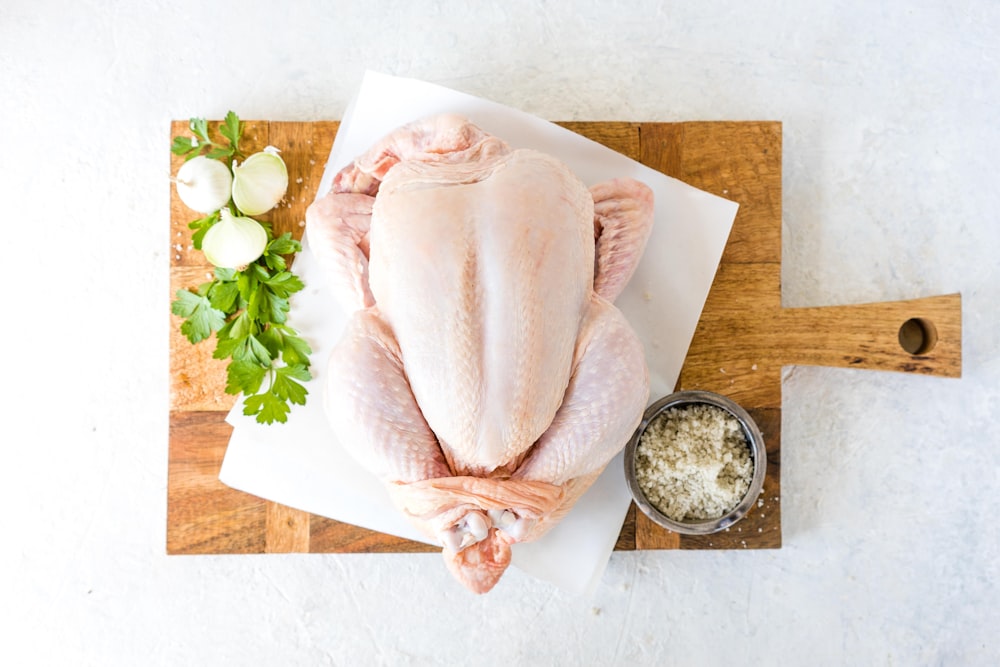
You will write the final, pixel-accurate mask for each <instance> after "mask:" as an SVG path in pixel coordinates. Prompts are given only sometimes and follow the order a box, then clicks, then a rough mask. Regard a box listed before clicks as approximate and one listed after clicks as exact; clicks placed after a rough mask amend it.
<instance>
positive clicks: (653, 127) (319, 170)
mask: <svg viewBox="0 0 1000 667" xmlns="http://www.w3.org/2000/svg"><path fill="white" fill-rule="evenodd" d="M561 124H562V125H564V126H565V127H567V128H569V129H571V130H573V131H575V132H578V133H580V134H582V135H584V136H587V137H589V138H591V139H594V140H595V141H598V142H600V143H602V144H604V145H606V146H608V147H610V148H612V149H614V150H616V151H618V152H620V153H623V154H625V155H628V156H629V157H632V158H634V159H636V160H638V161H640V162H642V163H644V164H646V165H648V166H650V167H652V168H654V169H657V170H659V171H661V172H663V173H664V174H667V175H668V176H673V177H676V178H679V179H681V180H683V181H685V182H687V183H690V184H691V185H694V186H696V187H698V188H701V189H703V190H706V191H708V192H711V193H714V194H717V195H720V196H722V197H726V198H728V199H731V200H733V201H736V202H738V203H739V205H740V208H739V213H738V214H737V216H736V221H735V223H734V225H733V229H732V232H731V234H730V237H729V241H728V244H727V246H726V249H725V252H724V254H723V257H722V261H721V263H720V266H719V270H718V273H717V275H716V278H715V282H714V283H713V285H712V289H711V292H710V294H709V296H708V299H707V301H706V303H705V308H704V311H703V313H702V317H701V320H700V321H699V324H698V327H697V330H696V332H695V335H694V339H693V341H692V344H691V347H690V350H689V352H688V356H687V358H686V360H685V364H684V367H683V369H682V371H681V377H680V380H679V383H678V388H682V389H705V390H709V391H715V392H718V393H721V394H725V395H727V396H730V397H731V398H733V399H734V400H736V401H737V402H738V403H740V404H741V405H743V406H744V407H745V408H747V410H748V411H749V412H750V414H751V415H752V416H753V417H754V419H755V420H756V421H757V423H758V425H759V426H760V428H761V431H762V432H763V435H764V440H765V442H766V444H767V453H768V470H767V480H766V483H765V485H764V492H763V494H762V495H761V499H760V501H759V502H758V504H757V506H756V507H754V508H753V509H752V510H751V512H750V513H749V514H748V515H747V517H746V518H745V519H744V520H743V521H741V522H740V523H739V524H737V525H736V526H734V527H733V528H731V529H730V530H729V531H728V532H724V533H719V534H716V535H711V536H701V537H693V536H681V535H678V534H675V533H672V532H670V531H667V530H664V529H662V528H660V527H658V526H657V525H656V524H654V523H652V521H650V520H648V519H647V518H646V517H645V515H644V514H642V513H641V512H637V511H636V508H635V506H634V505H633V506H632V507H631V508H630V510H629V513H628V516H627V518H626V521H625V524H624V526H623V528H622V531H621V535H620V536H619V539H618V543H617V545H616V549H620V550H632V549H677V548H685V549H741V548H777V547H780V546H781V372H782V367H783V366H785V365H789V364H804V365H821V366H835V367H847V368H865V369H872V370H880V371H900V372H905V373H921V374H926V375H937V376H945V377H958V376H959V375H960V374H961V339H962V335H961V298H960V296H959V295H958V294H950V295H945V296H934V297H929V298H921V299H916V300H912V301H897V302H887V303H874V304H862V305H848V306H835V307H821V308H783V307H782V305H781V124H780V123H778V122H689V123H627V122H574V123H561ZM210 125H211V126H212V127H216V126H217V123H216V122H213V123H210ZM337 127H338V123H336V122H326V121H324V122H312V123H293V122H265V121H260V122H248V123H247V125H246V130H245V134H244V137H245V139H244V144H243V147H244V148H245V149H247V150H249V151H255V150H260V149H262V148H264V147H265V146H267V145H269V144H270V145H273V146H277V147H278V148H280V149H281V151H282V156H283V157H284V159H285V161H286V163H287V165H288V172H289V179H290V184H289V189H288V193H287V195H286V198H285V201H284V202H283V203H282V204H280V205H279V206H278V207H277V208H276V209H274V210H273V211H271V212H270V213H269V214H267V215H265V216H262V217H263V218H264V219H267V220H269V221H271V223H272V224H273V225H274V228H275V232H276V233H277V234H280V233H282V232H284V231H291V232H293V233H294V234H295V235H296V236H297V237H301V233H302V230H303V226H304V222H303V221H304V220H305V209H306V207H307V206H308V204H309V203H310V202H312V200H313V198H314V196H315V194H316V188H317V187H318V185H319V182H320V179H321V177H322V174H323V169H324V166H325V164H326V159H327V157H328V156H329V153H330V148H331V146H332V144H333V138H334V135H335V134H336V131H337ZM187 133H188V130H187V121H174V122H173V124H172V126H171V138H172V137H174V136H178V135H182V134H187ZM167 143H169V142H167ZM171 160H172V163H171V164H172V173H176V171H177V169H178V168H179V167H180V165H181V163H182V161H181V160H180V158H177V157H176V156H171ZM170 201H171V204H170V236H171V245H172V251H171V264H170V295H169V297H170V299H171V300H172V298H173V294H174V292H175V291H176V290H178V289H183V288H188V287H194V286H196V285H197V284H199V283H201V282H203V281H205V280H206V276H207V274H209V273H210V272H211V267H210V266H209V265H208V264H206V263H205V262H204V259H203V258H202V256H201V253H200V252H197V251H195V250H193V249H192V247H191V245H190V243H191V241H190V238H191V234H190V231H189V230H188V228H187V223H188V222H190V221H191V220H192V219H194V218H195V217H198V216H196V215H194V214H192V213H191V211H189V210H188V209H187V208H186V207H185V206H184V205H183V204H182V203H181V202H180V200H179V199H178V198H177V195H176V192H175V191H174V189H173V188H172V187H171V200H170ZM165 311H166V312H169V308H168V307H167V306H166V305H165ZM179 326H180V320H179V318H177V317H175V316H173V315H170V381H171V386H170V438H169V449H170V455H169V463H168V480H167V553H169V554H223V553H264V552H313V553H320V552H340V553H347V552H414V551H437V550H438V549H436V548H434V547H430V546H428V545H425V544H421V543H417V542H411V541H409V540H404V539H401V538H397V537H392V536H389V535H384V534H381V533H376V532H373V531H370V530H366V529H363V528H358V527H356V526H351V525H348V524H344V523H340V522H337V521H333V520H331V519H327V518H324V517H320V516H316V515H313V514H309V513H307V512H303V511H300V510H296V509H292V508H289V507H285V506H283V505H280V504H278V503H274V502H271V501H268V500H264V499H262V498H258V497H255V496H252V495H249V494H246V493H243V492H240V491H236V490H233V489H231V488H229V487H227V486H225V485H223V484H222V483H221V482H219V480H218V473H219V468H220V466H221V464H222V459H223V456H224V454H225V450H226V446H227V443H228V441H229V435H230V432H231V427H230V426H229V425H227V424H226V423H225V421H224V418H225V415H226V413H227V412H228V410H229V408H230V407H231V406H232V404H233V400H234V399H233V397H231V396H228V395H226V394H225V393H224V391H223V387H224V386H225V365H224V362H221V361H216V360H213V359H212V350H213V349H214V345H215V343H214V339H213V340H210V341H206V342H203V343H200V344H198V345H194V346H192V345H191V344H190V343H188V342H187V340H186V339H185V338H184V337H183V336H181V334H180V333H179ZM313 363H319V362H318V361H317V360H314V361H313ZM310 398H311V400H318V398H317V397H315V396H312V397H310ZM291 418H293V419H294V412H293V413H292V417H291ZM272 428H275V429H280V428H281V426H280V425H275V426H273V427H272Z"/></svg>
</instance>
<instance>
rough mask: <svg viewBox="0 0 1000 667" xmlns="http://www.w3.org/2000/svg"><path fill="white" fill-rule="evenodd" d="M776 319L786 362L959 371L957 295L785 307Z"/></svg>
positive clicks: (948, 374)
mask: <svg viewBox="0 0 1000 667" xmlns="http://www.w3.org/2000/svg"><path fill="white" fill-rule="evenodd" d="M778 320H779V321H778V322H776V326H778V327H779V328H780V331H781V335H780V339H781V340H782V341H783V343H787V344H788V346H787V347H786V348H785V349H784V352H783V355H782V356H784V357H785V363H787V364H800V365H810V366H833V367H843V368H865V369H871V370H887V371H900V372H907V373H922V374H925V375H936V376H941V377H961V375H962V297H961V294H946V295H941V296H932V297H927V298H923V299H912V300H908V301H887V302H882V303H866V304H859V305H848V306H827V307H822V308H783V309H782V312H781V317H780V318H778ZM789 334H793V335H789Z"/></svg>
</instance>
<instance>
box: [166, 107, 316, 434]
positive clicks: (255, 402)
mask: <svg viewBox="0 0 1000 667" xmlns="http://www.w3.org/2000/svg"><path fill="white" fill-rule="evenodd" d="M190 128H191V131H192V132H193V133H194V135H195V137H196V138H195V139H192V138H190V137H176V138H175V139H174V140H173V144H172V146H171V150H172V151H173V152H174V153H175V154H177V155H183V156H185V158H186V159H190V158H192V157H195V156H196V155H200V154H204V155H205V156H206V157H209V158H213V159H227V160H229V161H230V166H231V160H232V158H233V157H234V156H239V155H240V153H239V138H240V136H241V135H242V131H243V128H242V124H241V123H240V121H239V119H238V118H237V116H236V114H234V113H233V112H232V111H230V112H229V113H228V114H227V115H226V120H225V121H224V122H223V123H221V124H220V125H219V133H220V134H221V135H222V136H223V137H224V138H225V139H226V143H225V144H219V143H213V142H212V141H211V139H210V138H209V136H208V125H207V123H206V121H205V120H204V119H201V118H192V119H191V123H190ZM228 206H229V207H230V208H233V209H234V210H236V209H235V205H234V204H233V203H232V201H230V202H229V203H228ZM219 217H220V214H219V211H215V212H214V213H211V214H209V215H207V216H205V217H203V218H199V219H198V220H194V221H192V222H191V223H189V224H188V227H189V228H190V229H193V230H194V231H195V233H194V235H193V237H192V244H193V245H194V247H195V248H196V249H198V250H200V249H201V240H202V238H204V235H205V233H206V232H207V231H208V230H209V229H210V228H211V227H212V225H214V224H215V223H217V222H218V221H219ZM258 222H260V221H258ZM261 224H262V225H263V226H264V229H265V230H266V231H267V237H268V242H267V246H266V247H265V249H264V253H263V254H262V255H261V256H260V258H258V259H257V260H256V261H254V262H253V263H251V264H249V265H248V266H246V267H244V268H241V269H239V270H237V269H224V268H218V267H217V268H216V269H215V271H214V273H213V278H212V280H210V281H208V282H204V283H202V284H200V285H198V287H196V288H194V289H181V290H178V291H177V293H176V300H174V301H173V302H172V303H171V305H170V309H171V312H173V314H174V315H177V316H178V317H182V318H184V321H183V322H182V323H181V326H180V330H181V333H182V334H183V335H184V336H185V337H186V338H187V339H188V341H190V342H191V343H192V344H196V343H199V342H201V341H204V340H206V339H208V338H210V337H211V336H212V334H213V333H214V334H215V337H216V347H215V351H214V352H213V354H212V356H213V358H215V359H220V360H225V359H228V360H229V364H228V365H227V367H226V389H225V391H226V393H228V394H234V395H235V394H240V393H242V394H243V397H244V398H243V413H244V414H245V415H249V416H256V419H257V421H258V422H260V423H262V424H273V423H274V422H282V423H284V422H286V421H287V420H288V414H289V412H290V411H291V405H292V404H295V405H304V404H305V402H306V396H307V395H308V393H309V392H308V390H307V389H306V388H305V386H304V385H303V384H302V383H303V382H306V381H308V380H310V379H311V375H310V374H309V365H310V362H309V355H310V354H312V350H311V349H310V347H309V344H308V343H307V342H306V341H305V340H304V339H303V338H302V337H301V336H300V335H299V334H298V332H297V331H296V330H295V329H293V328H292V327H290V326H288V324H287V320H288V311H289V298H290V297H291V295H293V294H295V293H296V292H299V291H301V290H302V289H303V287H304V284H303V282H302V280H301V279H300V278H299V277H298V276H296V275H295V274H294V273H292V272H291V271H290V270H289V269H288V263H287V261H286V259H285V257H286V256H289V255H292V254H294V253H296V252H299V251H300V250H301V249H302V245H301V244H300V243H299V242H298V241H296V240H295V239H294V238H292V235H291V233H289V232H285V233H284V234H282V235H281V236H278V237H277V238H275V237H274V234H273V231H272V229H271V225H270V224H268V223H266V222H261Z"/></svg>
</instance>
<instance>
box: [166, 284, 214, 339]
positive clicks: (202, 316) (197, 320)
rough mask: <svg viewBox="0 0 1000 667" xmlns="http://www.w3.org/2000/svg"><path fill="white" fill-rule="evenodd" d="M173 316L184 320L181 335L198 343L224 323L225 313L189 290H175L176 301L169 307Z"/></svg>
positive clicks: (203, 297) (206, 299)
mask: <svg viewBox="0 0 1000 667" xmlns="http://www.w3.org/2000/svg"><path fill="white" fill-rule="evenodd" d="M170 310H171V312H173V314H174V315H178V316H180V317H183V318H185V320H184V323H183V324H181V333H182V334H184V335H185V336H186V337H187V339H188V340H189V341H190V342H191V343H192V344H194V343H200V342H201V341H203V340H205V339H206V338H208V337H209V336H211V335H212V332H213V331H216V330H218V329H219V328H220V327H222V325H223V324H224V323H225V321H226V319H225V313H223V312H222V311H219V310H216V309H215V308H213V307H212V304H211V302H210V301H209V300H208V298H206V297H205V296H201V295H199V294H195V293H194V292H191V291H189V290H185V289H182V290H177V300H176V301H174V302H173V303H172V304H171V305H170Z"/></svg>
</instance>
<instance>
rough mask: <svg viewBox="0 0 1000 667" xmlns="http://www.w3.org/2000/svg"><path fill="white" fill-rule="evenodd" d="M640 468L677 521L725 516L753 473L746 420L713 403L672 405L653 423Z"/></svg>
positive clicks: (647, 487) (641, 478)
mask: <svg viewBox="0 0 1000 667" xmlns="http://www.w3.org/2000/svg"><path fill="white" fill-rule="evenodd" d="M720 370H721V369H720ZM723 372H725V371H723ZM635 469H636V481H637V482H638V484H639V488H641V489H642V492H643V493H644V494H645V496H646V498H647V499H648V500H649V502H650V504H652V505H653V506H654V507H656V509H658V510H659V511H660V512H662V513H663V514H664V515H666V516H667V517H669V518H671V519H673V520H674V521H687V520H704V519H716V518H718V517H720V516H722V515H723V514H725V513H726V512H729V511H730V510H732V509H733V508H734V507H736V505H738V504H739V502H740V500H742V499H743V496H744V495H746V492H747V489H749V488H750V480H751V478H752V477H753V461H752V460H751V458H750V448H749V446H748V443H747V439H746V435H745V434H744V432H743V427H742V425H741V424H740V422H739V420H738V419H736V417H734V416H733V415H731V414H729V413H728V412H726V411H725V410H723V409H722V408H719V407H716V406H713V405H689V406H683V407H674V408H670V409H668V410H666V411H665V412H663V413H662V414H660V415H659V416H658V417H657V418H656V419H654V420H653V421H652V422H650V424H649V425H648V426H647V427H646V429H645V431H644V432H643V434H642V437H641V438H640V440H639V445H638V447H637V448H636V455H635ZM727 530H728V528H727Z"/></svg>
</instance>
